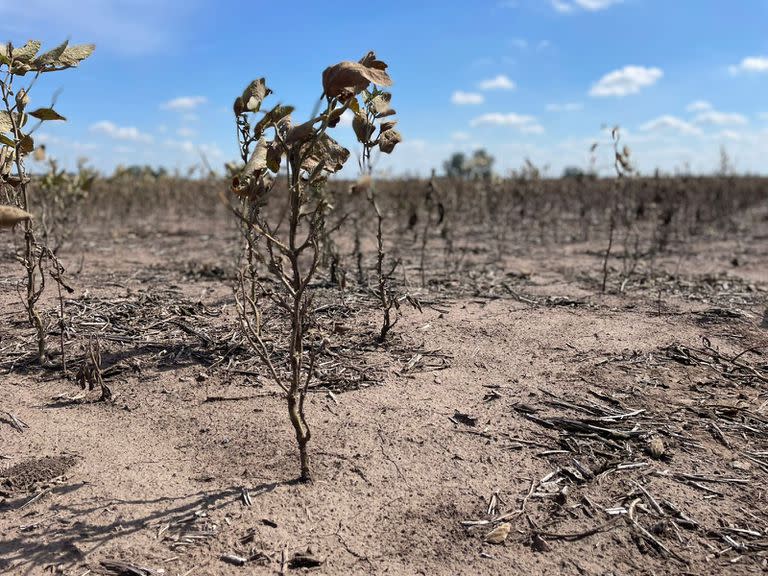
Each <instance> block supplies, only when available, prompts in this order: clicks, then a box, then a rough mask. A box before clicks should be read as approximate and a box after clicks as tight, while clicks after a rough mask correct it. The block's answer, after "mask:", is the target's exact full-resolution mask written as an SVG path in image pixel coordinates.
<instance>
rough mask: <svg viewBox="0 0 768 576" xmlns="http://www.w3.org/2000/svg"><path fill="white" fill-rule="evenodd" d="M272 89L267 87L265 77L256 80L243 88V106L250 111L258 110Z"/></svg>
mask: <svg viewBox="0 0 768 576" xmlns="http://www.w3.org/2000/svg"><path fill="white" fill-rule="evenodd" d="M271 93H272V90H270V89H269V88H267V81H266V80H265V79H264V78H259V79H258V80H254V81H253V82H251V83H250V84H249V85H248V88H246V89H245V90H243V95H242V96H241V98H242V99H243V106H244V107H245V109H246V110H247V111H248V112H258V111H259V108H261V103H262V102H263V101H264V98H266V97H267V96H269V95H270V94H271Z"/></svg>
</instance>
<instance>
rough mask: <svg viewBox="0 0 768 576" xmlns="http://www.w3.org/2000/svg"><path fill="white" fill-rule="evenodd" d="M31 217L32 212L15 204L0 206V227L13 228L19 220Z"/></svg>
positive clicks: (22, 220)
mask: <svg viewBox="0 0 768 576" xmlns="http://www.w3.org/2000/svg"><path fill="white" fill-rule="evenodd" d="M31 218H32V214H30V213H29V212H25V211H24V210H22V209H21V208H17V207H16V206H0V228H13V227H14V226H16V224H18V223H19V222H24V221H25V220H29V219H31Z"/></svg>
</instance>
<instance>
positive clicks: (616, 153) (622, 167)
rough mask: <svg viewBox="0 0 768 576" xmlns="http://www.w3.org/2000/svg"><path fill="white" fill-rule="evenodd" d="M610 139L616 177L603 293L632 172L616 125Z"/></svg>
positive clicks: (627, 154)
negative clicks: (617, 223)
mask: <svg viewBox="0 0 768 576" xmlns="http://www.w3.org/2000/svg"><path fill="white" fill-rule="evenodd" d="M611 141H612V144H613V168H614V170H615V171H616V179H615V180H614V190H613V193H614V197H613V205H612V207H611V215H610V221H609V223H608V247H607V248H606V249H605V255H604V257H603V281H602V283H601V284H600V292H602V293H603V294H605V288H606V284H607V282H608V260H609V259H610V257H611V249H612V248H613V236H614V233H615V232H616V221H617V219H618V216H619V211H620V206H621V198H620V195H621V193H622V191H623V190H624V189H625V186H626V180H625V179H626V177H627V176H628V175H631V174H632V172H633V168H632V164H631V163H630V154H631V152H630V150H629V148H628V147H627V146H624V147H621V131H620V129H619V127H618V126H614V127H613V129H611Z"/></svg>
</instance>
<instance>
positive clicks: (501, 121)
mask: <svg viewBox="0 0 768 576" xmlns="http://www.w3.org/2000/svg"><path fill="white" fill-rule="evenodd" d="M484 124H490V125H493V126H511V127H513V128H517V129H518V130H519V131H520V132H522V133H524V134H542V133H543V132H544V127H543V126H542V125H541V124H539V122H538V121H537V120H536V118H535V117H534V116H525V115H521V114H515V113H513V112H511V113H509V114H501V113H499V112H489V113H488V114H483V115H482V116H478V117H477V118H474V119H473V120H472V121H471V122H470V125H471V126H481V125H484Z"/></svg>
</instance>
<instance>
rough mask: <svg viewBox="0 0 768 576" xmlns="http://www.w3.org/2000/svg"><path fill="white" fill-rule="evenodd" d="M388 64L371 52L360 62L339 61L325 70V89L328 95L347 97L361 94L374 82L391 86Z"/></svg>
mask: <svg viewBox="0 0 768 576" xmlns="http://www.w3.org/2000/svg"><path fill="white" fill-rule="evenodd" d="M386 68H387V65H386V64H385V63H384V62H382V61H380V60H376V54H374V53H373V52H369V53H368V54H367V55H366V56H364V57H363V58H362V59H361V60H360V62H348V61H345V62H339V63H338V64H335V65H334V66H329V67H328V68H326V69H325V70H324V71H323V90H324V91H325V94H326V96H330V97H332V98H333V97H339V98H341V99H347V98H350V97H352V96H355V95H356V94H359V93H360V92H362V91H363V90H365V89H366V88H368V85H369V84H370V83H371V82H373V83H374V84H376V85H378V86H391V85H392V79H391V78H390V77H389V75H388V74H387V72H386Z"/></svg>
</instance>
